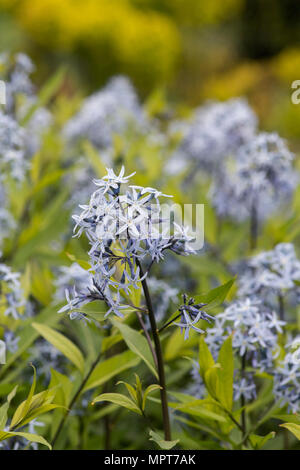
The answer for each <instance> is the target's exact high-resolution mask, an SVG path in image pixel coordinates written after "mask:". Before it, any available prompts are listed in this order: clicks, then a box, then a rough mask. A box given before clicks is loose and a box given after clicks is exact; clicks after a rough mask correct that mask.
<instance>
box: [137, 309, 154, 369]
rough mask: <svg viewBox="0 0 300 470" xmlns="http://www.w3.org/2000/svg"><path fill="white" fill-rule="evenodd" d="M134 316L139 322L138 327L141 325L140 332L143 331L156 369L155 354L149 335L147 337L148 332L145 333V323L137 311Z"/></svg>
mask: <svg viewBox="0 0 300 470" xmlns="http://www.w3.org/2000/svg"><path fill="white" fill-rule="evenodd" d="M136 316H137V317H138V320H139V322H140V325H141V327H142V330H143V332H144V334H145V337H146V340H147V343H148V345H149V348H150V351H151V353H152V356H153V359H154V363H155V365H156V367H157V357H156V352H155V349H154V347H153V344H152V341H151V338H150V335H149V333H148V331H147V328H146V325H145V323H144V321H143V317H142V315H141V314H140V312H138V311H136Z"/></svg>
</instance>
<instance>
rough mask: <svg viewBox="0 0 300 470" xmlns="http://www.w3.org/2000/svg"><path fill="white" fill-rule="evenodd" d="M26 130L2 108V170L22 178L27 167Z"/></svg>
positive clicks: (13, 176)
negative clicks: (25, 157) (25, 154)
mask: <svg viewBox="0 0 300 470" xmlns="http://www.w3.org/2000/svg"><path fill="white" fill-rule="evenodd" d="M24 145H25V131H24V129H22V128H21V127H20V126H19V124H18V123H17V122H16V121H15V119H13V118H12V117H11V116H9V115H7V114H4V113H3V112H2V111H1V110H0V171H1V175H2V178H1V179H3V175H5V173H6V172H8V173H9V174H10V175H11V177H12V178H14V179H16V180H19V181H20V180H22V179H23V178H24V172H25V169H26V165H27V164H26V161H25V159H24Z"/></svg>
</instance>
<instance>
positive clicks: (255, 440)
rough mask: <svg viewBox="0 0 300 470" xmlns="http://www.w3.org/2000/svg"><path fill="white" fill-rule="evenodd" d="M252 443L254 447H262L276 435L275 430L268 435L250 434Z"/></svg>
mask: <svg viewBox="0 0 300 470" xmlns="http://www.w3.org/2000/svg"><path fill="white" fill-rule="evenodd" d="M249 437H250V440H251V444H252V445H253V447H254V449H261V448H262V447H263V446H264V445H265V444H266V443H267V442H268V441H269V440H270V439H273V438H274V437H275V432H269V434H267V435H266V436H258V435H257V434H250V436H249Z"/></svg>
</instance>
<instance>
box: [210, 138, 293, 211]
mask: <svg viewBox="0 0 300 470" xmlns="http://www.w3.org/2000/svg"><path fill="white" fill-rule="evenodd" d="M293 158H294V156H293V154H292V153H291V152H290V151H289V150H288V148H287V146H286V143H285V141H284V140H283V139H281V138H280V137H279V136H278V135H277V134H276V133H264V132H263V133H260V134H258V135H257V136H255V137H254V138H253V139H251V140H250V141H249V142H247V143H246V144H245V145H242V146H241V147H240V148H239V150H238V152H237V153H236V155H235V158H234V159H228V161H227V162H226V165H224V168H223V169H222V171H220V172H219V174H218V175H217V178H216V180H215V181H214V183H213V186H212V189H211V197H212V202H213V205H214V206H215V208H216V210H217V212H218V214H219V215H221V216H230V217H233V218H235V219H238V220H244V219H246V218H248V217H249V215H250V214H251V212H252V211H253V210H255V211H256V213H257V217H258V218H259V219H261V220H263V219H265V218H267V217H268V216H269V215H270V214H271V213H272V212H273V211H274V210H275V209H277V208H278V207H279V206H280V204H282V203H283V202H285V201H287V200H288V198H289V197H290V196H291V195H292V193H293V191H294V189H295V186H296V183H297V180H298V178H297V175H296V174H295V171H294V169H293V165H292V162H293Z"/></svg>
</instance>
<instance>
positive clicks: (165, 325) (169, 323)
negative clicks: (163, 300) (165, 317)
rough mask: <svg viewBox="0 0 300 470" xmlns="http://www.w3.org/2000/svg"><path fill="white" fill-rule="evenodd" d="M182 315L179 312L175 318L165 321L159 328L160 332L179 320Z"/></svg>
mask: <svg viewBox="0 0 300 470" xmlns="http://www.w3.org/2000/svg"><path fill="white" fill-rule="evenodd" d="M180 317H181V313H179V314H178V315H176V317H175V318H172V320H170V321H168V322H167V323H165V324H164V325H163V326H162V327H161V328H160V329H159V330H158V332H159V333H161V332H162V331H163V330H164V329H165V328H167V327H168V326H169V325H171V324H172V323H173V322H174V321H176V320H178V318H180Z"/></svg>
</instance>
